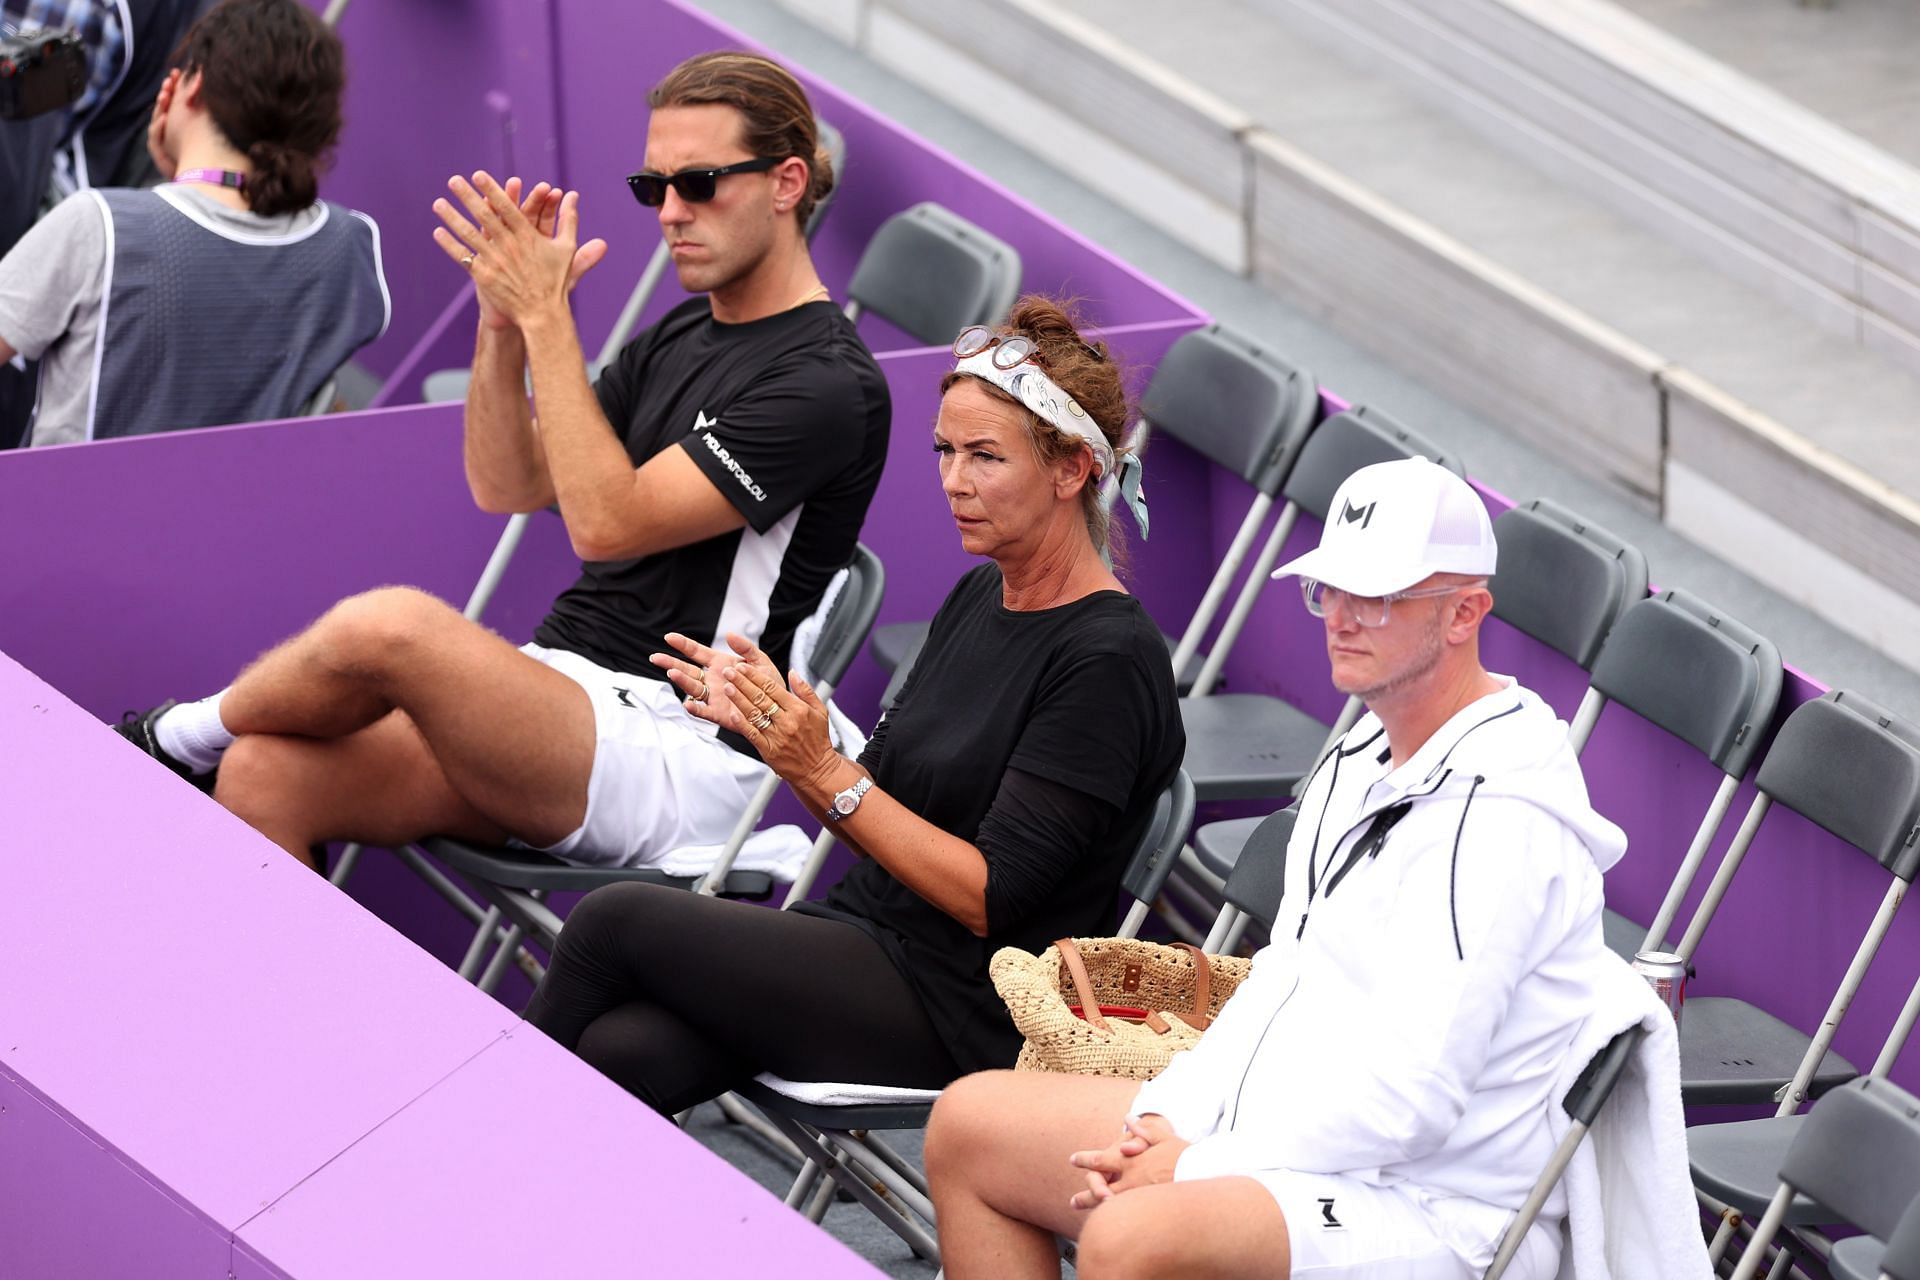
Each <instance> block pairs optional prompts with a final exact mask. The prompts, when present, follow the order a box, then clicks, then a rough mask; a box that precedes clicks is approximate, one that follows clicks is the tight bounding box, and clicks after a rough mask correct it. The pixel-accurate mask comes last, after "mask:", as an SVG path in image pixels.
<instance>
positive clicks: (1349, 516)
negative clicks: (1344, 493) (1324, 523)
mask: <svg viewBox="0 0 1920 1280" xmlns="http://www.w3.org/2000/svg"><path fill="white" fill-rule="evenodd" d="M1379 505H1380V504H1379V503H1378V502H1369V503H1368V504H1367V505H1366V506H1364V507H1356V506H1354V505H1353V499H1352V498H1348V499H1347V505H1346V508H1345V509H1344V510H1342V511H1341V512H1340V523H1342V524H1353V523H1354V522H1355V521H1358V522H1359V524H1360V527H1361V528H1362V529H1364V528H1366V527H1367V526H1368V525H1369V524H1372V523H1373V509H1374V508H1375V507H1377V506H1379Z"/></svg>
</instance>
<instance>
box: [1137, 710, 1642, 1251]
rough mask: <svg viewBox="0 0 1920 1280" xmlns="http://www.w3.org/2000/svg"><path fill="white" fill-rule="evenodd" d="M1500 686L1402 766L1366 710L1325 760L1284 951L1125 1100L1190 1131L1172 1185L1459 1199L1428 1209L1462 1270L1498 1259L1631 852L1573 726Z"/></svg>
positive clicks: (1289, 874)
mask: <svg viewBox="0 0 1920 1280" xmlns="http://www.w3.org/2000/svg"><path fill="white" fill-rule="evenodd" d="M1504 683H1505V686H1506V687H1504V688H1502V689H1500V690H1498V691H1497V692H1494V693H1491V694H1488V695H1486V696H1485V697H1483V698H1480V699H1478V700H1477V701H1475V702H1473V703H1471V704H1470V705H1468V706H1467V707H1465V708H1464V709H1462V710H1461V711H1460V712H1459V713H1458V714H1456V715H1455V716H1454V717H1453V718H1452V719H1450V720H1448V721H1447V722H1446V724H1444V725H1442V726H1441V727H1440V729H1439V730H1438V731H1437V732H1435V733H1434V735H1433V736H1432V737H1431V738H1430V739H1429V740H1428V741H1427V742H1426V743H1425V744H1424V745H1423V746H1422V747H1421V748H1420V750H1419V751H1417V752H1416V753H1415V754H1414V755H1413V757H1412V758H1411V759H1410V760H1408V761H1407V763H1406V764H1404V765H1402V766H1401V767H1400V768H1398V769H1395V768H1393V766H1392V764H1391V760H1390V758H1389V757H1388V755H1387V741H1386V735H1385V733H1384V731H1383V730H1382V728H1381V725H1380V722H1379V720H1378V719H1377V718H1375V717H1374V716H1373V715H1371V714H1369V715H1367V716H1365V717H1363V718H1362V719H1361V721H1360V722H1359V723H1358V724H1357V725H1355V726H1354V728H1353V730H1352V731H1351V732H1349V733H1348V734H1347V736H1346V737H1345V738H1344V739H1343V740H1342V741H1341V744H1340V747H1339V748H1338V749H1337V750H1336V751H1334V752H1332V753H1330V754H1329V755H1328V757H1327V758H1326V759H1325V760H1323V761H1322V762H1321V765H1320V766H1319V767H1318V768H1317V769H1316V770H1315V772H1314V775H1313V777H1312V779H1311V781H1310V784H1309V786H1308V787H1307V790H1306V793H1305V794H1304V795H1303V796H1302V797H1301V800H1300V806H1299V807H1300V817H1299V820H1298V821H1297V822H1296V823H1295V825H1294V831H1293V838H1292V840H1291V842H1290V843H1289V844H1288V846H1287V865H1286V874H1285V882H1284V883H1285V893H1284V896H1283V898H1282V900H1281V903H1280V911H1279V915H1278V918H1277V920H1276V923H1275V926H1274V941H1273V943H1272V944H1271V945H1269V946H1267V947H1265V948H1263V949H1262V950H1261V951H1260V953H1259V954H1258V955H1257V956H1256V957H1254V963H1253V971H1252V974H1251V975H1250V977H1249V978H1248V979H1247V981H1246V982H1244V983H1242V984H1241V986H1240V988H1239V989H1238V990H1237V991H1235V993H1234V995H1233V998H1232V999H1231V1000H1230V1001H1229V1002H1228V1003H1227V1006H1226V1008H1225V1010H1224V1011H1223V1012H1222V1013H1221V1016H1220V1018H1219V1020H1218V1021H1217V1022H1215V1023H1214V1025H1213V1027H1212V1028H1211V1029H1210V1030H1208V1032H1207V1034H1206V1036H1205V1037H1204V1038H1202V1040H1201V1041H1200V1043H1199V1045H1198V1046H1196V1047H1195V1048H1193V1049H1191V1050H1189V1051H1187V1052H1186V1053H1183V1054H1180V1055H1179V1056H1177V1057H1176V1058H1175V1059H1174V1060H1173V1063H1172V1065H1170V1066H1169V1067H1168V1068H1167V1069H1166V1070H1165V1071H1164V1072H1162V1073H1161V1074H1160V1076H1159V1077H1158V1078H1157V1079H1154V1080H1152V1081H1150V1082H1149V1083H1147V1084H1146V1085H1144V1086H1142V1088H1141V1090H1140V1092H1139V1094H1138V1096H1137V1097H1136V1099H1135V1101H1134V1107H1133V1110H1134V1112H1135V1113H1136V1114H1144V1113H1148V1112H1158V1113H1159V1114H1160V1115H1162V1116H1165V1117H1166V1119H1167V1120H1168V1121H1169V1122H1170V1123H1171V1124H1172V1126H1173V1129H1174V1131H1175V1132H1176V1133H1178V1134H1179V1135H1180V1136H1181V1137H1182V1138H1185V1139H1187V1140H1188V1141H1189V1142H1191V1143H1192V1144H1193V1145H1192V1146H1190V1147H1188V1148H1187V1150H1186V1151H1184V1152H1183V1153H1182V1154H1181V1156H1180V1160H1179V1164H1178V1165H1177V1167H1176V1169H1175V1175H1174V1176H1175V1179H1176V1180H1177V1181H1187V1180H1190V1179H1197V1178H1210V1177H1220V1176H1225V1175H1229V1174H1248V1175H1252V1176H1254V1177H1258V1176H1259V1175H1260V1174H1261V1173H1263V1172H1267V1171H1278V1170H1291V1171H1295V1172H1303V1173H1343V1174H1347V1175H1349V1176H1354V1177H1359V1178H1361V1179H1363V1180H1365V1181H1368V1182H1372V1183H1376V1184H1378V1185H1381V1186H1391V1185H1394V1184H1400V1183H1406V1184H1411V1185H1410V1186H1409V1187H1408V1189H1409V1190H1410V1191H1414V1192H1415V1193H1416V1194H1419V1195H1420V1196H1421V1198H1422V1199H1423V1200H1440V1199H1453V1198H1455V1197H1466V1198H1467V1200H1466V1201H1465V1202H1462V1201H1459V1200H1455V1204H1456V1206H1458V1207H1459V1208H1461V1209H1465V1210H1469V1211H1468V1212H1465V1213H1450V1214H1444V1215H1436V1220H1437V1221H1438V1222H1439V1224H1440V1226H1441V1229H1442V1231H1443V1234H1446V1235H1447V1236H1448V1243H1449V1244H1450V1245H1451V1246H1452V1247H1453V1248H1454V1249H1455V1250H1456V1251H1457V1252H1459V1253H1460V1254H1461V1256H1462V1257H1463V1258H1464V1259H1466V1261H1467V1262H1468V1263H1469V1265H1472V1266H1475V1267H1479V1266H1483V1265H1484V1264H1485V1263H1486V1262H1487V1261H1489V1260H1490V1259H1491V1256H1492V1251H1493V1248H1494V1246H1495V1244H1496V1243H1497V1241H1498V1237H1499V1235H1500V1232H1501V1230H1503V1229H1504V1224H1505V1222H1506V1220H1507V1218H1508V1217H1509V1216H1510V1214H1511V1212H1512V1210H1514V1209H1516V1208H1518V1207H1519V1205H1520V1203H1521V1201H1522V1200H1523V1199H1524V1198H1525V1197H1526V1193H1527V1191H1528V1189H1529V1188H1530V1187H1531V1186H1532V1183H1533V1181H1534V1179H1535V1178H1536V1177H1537V1176H1538V1174H1539V1172H1540V1170H1541V1168H1542V1167H1543V1166H1544V1165H1545V1163H1546V1160H1547V1157H1548V1155H1549V1154H1550V1153H1551V1152H1552V1149H1553V1138H1552V1136H1551V1134H1550V1132H1549V1128H1548V1122H1547V1116H1548V1109H1549V1108H1550V1107H1552V1106H1554V1105H1556V1104H1557V1101H1558V1100H1557V1099H1556V1098H1555V1097H1554V1084H1555V1080H1556V1078H1557V1077H1558V1076H1559V1075H1560V1070H1561V1063H1562V1060H1563V1059H1564V1057H1565V1055H1566V1053H1567V1051H1568V1048H1569V1046H1570V1045H1571V1043H1572V1041H1573V1037H1574V1033H1575V1032H1576V1031H1577V1030H1578V1029H1579V1026H1580V1024H1581V1022H1582V1021H1583V1020H1584V1019H1585V1018H1586V1016H1587V1014H1588V1012H1589V1011H1590V1010H1591V1009H1592V1008H1593V1006H1594V993H1593V991H1592V989H1591V982H1592V977H1591V975H1592V974H1593V973H1594V972H1596V970H1597V966H1598V963H1599V958H1600V954H1601V952H1602V950H1603V944H1602V942H1601V933H1600V906H1601V872H1603V871H1605V870H1606V869H1607V868H1608V867H1610V866H1612V865H1613V864H1614V863H1615V862H1617V861H1618V860H1619V858H1620V855H1621V854H1622V853H1623V852H1625V849H1626V837H1625V835H1624V834H1623V833H1622V832H1621V831H1620V829H1619V828H1618V827H1616V826H1614V825H1613V824H1612V823H1611V822H1608V821H1607V820H1606V819H1605V818H1603V817H1601V816H1600V815H1599V814H1597V813H1595V812H1594V810H1593V808H1592V806H1591V805H1590V804H1589V802H1588V799H1587V789H1586V783H1585V780H1584V779H1583V777H1582V776H1581V773H1580V766H1579V763H1578V762H1577V761H1576V760H1575V758H1574V755H1573V751H1572V749H1571V748H1570V747H1569V746H1568V743H1567V728H1566V725H1565V724H1564V723H1562V722H1561V721H1560V720H1558V719H1557V718H1556V717H1555V716H1554V713H1553V711H1552V710H1551V709H1550V708H1549V707H1547V706H1546V704H1545V703H1543V702H1541V701H1540V699H1539V698H1538V697H1536V696H1535V695H1534V694H1532V693H1531V692H1529V691H1527V690H1526V689H1523V688H1521V687H1520V686H1519V685H1518V684H1515V683H1514V682H1512V681H1511V680H1505V681H1504ZM1396 814H1397V815H1398V816H1397V817H1396V816H1395V815H1396ZM1383 829H1384V832H1385V834H1384V836H1382V835H1380V832H1381V831H1382V830H1383ZM1370 833H1372V834H1371V836H1370ZM1370 849H1371V850H1372V851H1371V852H1369V850H1370ZM1310 877H1311V878H1312V883H1311V885H1310V883H1309V879H1310ZM1473 1202H1479V1203H1478V1204H1477V1205H1475V1204H1474V1203H1473ZM1561 1213H1564V1197H1562V1196H1560V1195H1559V1194H1557V1193H1556V1196H1555V1199H1554V1200H1553V1201H1550V1202H1549V1204H1548V1206H1547V1215H1546V1216H1547V1217H1548V1218H1551V1217H1553V1216H1556V1215H1558V1214H1561Z"/></svg>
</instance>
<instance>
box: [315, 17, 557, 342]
mask: <svg viewBox="0 0 1920 1280" xmlns="http://www.w3.org/2000/svg"><path fill="white" fill-rule="evenodd" d="M314 7H315V8H321V7H323V5H322V4H321V3H319V2H318V0H316V2H315V4H314ZM547 8H548V6H547V3H546V0H512V2H511V3H483V2H475V0H426V2H425V3H418V4H407V5H400V6H386V7H381V8H379V9H375V8H373V7H366V8H360V7H355V8H353V9H351V10H349V12H348V13H347V15H346V18H345V19H344V21H343V22H342V24H341V32H340V34H341V38H342V39H343V40H344V41H345V42H346V45H347V97H346V104H345V113H346V128H345V130H344V131H343V133H342V135H341V140H340V147H339V151H338V153H337V155H336V158H335V161H334V166H333V169H332V170H331V171H330V172H329V173H328V174H327V175H326V177H325V178H324V180H323V181H322V184H321V189H320V190H321V194H322V195H324V196H326V197H327V198H328V199H329V200H334V201H337V202H339V203H341V204H345V205H349V206H351V207H352V208H355V209H359V210H361V211H362V212H364V213H367V214H369V215H371V216H372V217H373V219H374V220H375V221H376V222H378V223H379V224H380V231H381V248H382V251H383V256H384V259H385V265H386V275H387V285H388V287H389V289H390V290H391V291H392V294H393V323H392V324H391V326H389V328H388V330H387V333H386V335H385V336H384V337H382V338H381V339H380V340H379V341H378V342H376V343H374V344H373V345H371V346H370V347H368V348H367V349H366V350H365V351H363V352H362V353H361V355H360V357H359V358H360V359H361V360H362V361H363V362H364V363H365V364H366V365H367V366H368V367H369V368H372V369H374V370H375V371H376V372H378V373H381V374H385V373H388V372H390V371H391V370H392V368H393V366H394V364H395V363H396V362H398V360H399V359H400V357H401V356H402V354H403V353H405V352H406V350H407V349H408V348H409V347H411V346H412V345H413V343H414V341H415V340H416V339H418V338H419V336H420V334H421V332H422V331H423V330H424V329H425V328H426V326H427V325H428V324H430V323H431V322H432V321H433V319H434V317H435V316H436V315H437V314H438V313H439V311H440V308H441V306H442V304H443V303H444V302H445V301H446V299H447V298H449V297H451V296H452V294H453V293H454V291H455V289H456V288H457V287H458V286H459V284H460V280H459V270H458V268H456V267H454V266H453V265H452V264H451V263H449V262H448V261H447V260H446V258H445V256H444V255H443V254H441V252H440V251H439V250H438V249H436V248H435V247H434V245H433V241H432V240H431V239H429V238H428V236H429V233H430V232H431V230H432V228H433V227H434V226H435V225H437V222H438V220H437V219H436V218H435V217H434V216H433V212H432V209H431V205H432V203H433V198H434V197H435V196H437V195H440V194H441V193H442V192H443V191H444V189H445V186H444V184H445V182H446V179H447V177H448V176H449V175H451V174H453V173H455V172H471V171H472V170H474V169H476V168H480V167H483V166H485V167H489V168H494V167H499V168H504V167H506V166H507V165H508V164H509V163H510V162H511V161H512V160H514V159H517V158H519V157H520V156H522V155H525V154H526V153H528V152H534V153H536V154H539V155H543V156H544V155H545V154H547V153H548V152H547V142H548V140H549V139H550V138H551V137H552V135H553V131H554V128H555V125H554V114H553V107H552V96H553V90H552V83H551V82H552V73H551V64H550V61H548V60H547V59H546V58H545V56H544V37H543V30H542V25H541V23H540V21H539V19H540V18H541V17H542V16H543V15H544V14H545V12H546V10H547ZM536 54H538V55H540V56H538V57H537V58H536Z"/></svg>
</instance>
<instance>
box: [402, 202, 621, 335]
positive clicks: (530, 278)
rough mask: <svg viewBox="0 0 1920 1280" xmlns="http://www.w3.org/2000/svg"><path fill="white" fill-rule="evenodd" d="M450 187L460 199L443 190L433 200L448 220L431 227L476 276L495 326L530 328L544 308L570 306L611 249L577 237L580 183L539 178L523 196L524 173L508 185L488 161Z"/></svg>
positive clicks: (484, 313) (484, 309)
mask: <svg viewBox="0 0 1920 1280" xmlns="http://www.w3.org/2000/svg"><path fill="white" fill-rule="evenodd" d="M447 190H448V191H450V192H452V193H453V197H454V200H457V201H459V205H460V207H459V208H455V207H454V203H453V201H450V200H448V199H446V197H444V196H443V197H441V198H439V199H437V200H435V201H434V202H433V211H434V212H435V213H436V214H438V215H439V216H440V221H441V222H442V223H444V224H445V225H444V226H439V227H435V228H434V229H433V242H434V243H435V244H437V245H439V246H440V249H441V251H442V252H444V253H445V254H446V255H447V256H448V257H449V258H452V259H453V260H454V261H455V262H457V263H459V264H460V265H461V266H462V267H463V268H465V269H466V271H467V273H468V274H469V275H471V276H472V277H473V283H474V288H475V289H476V290H477V291H478V293H479V295H480V314H481V318H482V319H483V320H484V321H485V322H486V323H487V324H488V325H489V326H490V327H492V328H495V329H507V328H514V327H519V328H525V327H526V325H527V323H528V321H530V320H532V319H535V318H537V317H539V316H540V315H541V314H542V309H543V308H545V309H546V314H552V313H553V311H554V309H555V308H558V309H561V310H564V308H565V306H566V301H567V295H569V294H570V293H572V292H573V287H574V286H575V285H576V284H578V283H580V278H581V277H582V276H584V275H586V274H587V272H589V271H591V270H593V268H594V267H595V266H597V265H598V264H599V262H600V260H601V259H602V258H604V257H606V256H607V242H606V241H605V240H589V241H587V242H586V243H585V244H581V243H579V235H580V193H579V192H578V191H562V190H561V189H560V188H558V187H555V186H553V185H551V184H550V183H545V182H537V183H535V184H534V186H533V190H531V191H529V192H527V193H526V198H525V199H522V198H521V182H520V179H518V178H508V179H507V181H506V184H505V185H504V186H503V185H501V184H500V183H498V182H496V181H494V179H493V175H491V174H489V173H487V172H486V171H485V170H484V169H483V170H481V171H479V172H478V173H475V174H474V175H473V178H472V180H471V181H469V180H468V179H466V178H462V177H459V176H458V175H456V176H454V177H451V178H449V179H447ZM463 210H464V212H462V211H463Z"/></svg>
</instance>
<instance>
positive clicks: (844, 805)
mask: <svg viewBox="0 0 1920 1280" xmlns="http://www.w3.org/2000/svg"><path fill="white" fill-rule="evenodd" d="M859 803H860V797H859V796H857V795H855V794H853V792H851V791H842V792H841V793H840V794H839V795H836V796H835V797H834V798H833V811H834V812H835V813H838V814H841V815H842V816H844V815H846V814H849V813H852V812H853V810H854V807H855V806H856V805H858V804H859Z"/></svg>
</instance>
